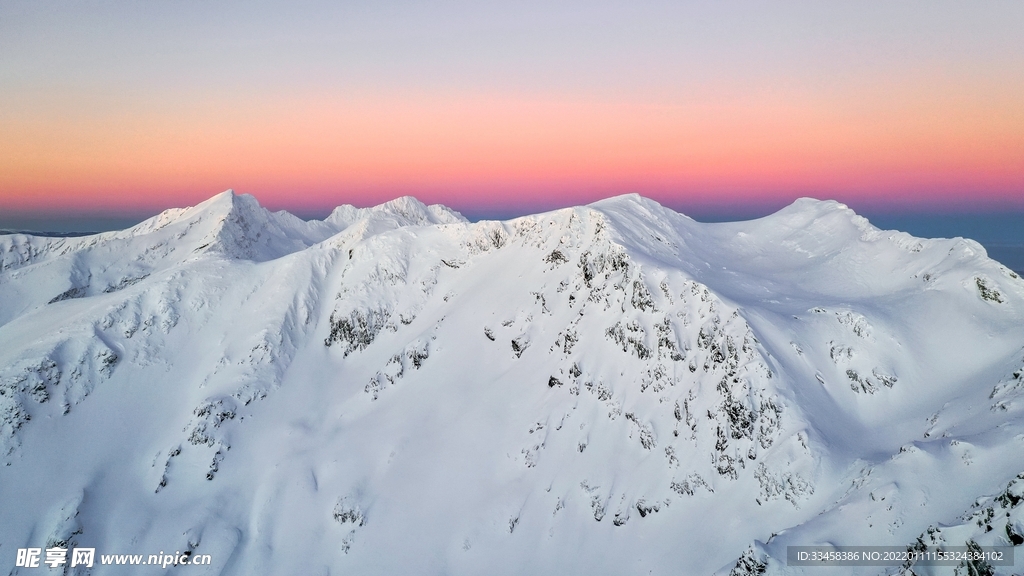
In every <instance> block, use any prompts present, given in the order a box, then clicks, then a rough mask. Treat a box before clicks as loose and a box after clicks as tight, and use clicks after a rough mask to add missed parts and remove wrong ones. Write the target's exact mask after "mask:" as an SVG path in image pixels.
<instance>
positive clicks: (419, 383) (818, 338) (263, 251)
mask: <svg viewBox="0 0 1024 576" xmlns="http://www.w3.org/2000/svg"><path fill="white" fill-rule="evenodd" d="M1022 394H1024V281H1022V280H1021V279H1020V278H1018V277H1017V276H1016V275H1015V274H1014V273H1012V272H1010V271H1009V270H1007V269H1006V268H1005V267H1003V266H1001V265H999V264H998V263H996V262H994V261H992V260H990V259H988V258H987V257H986V255H985V252H984V249H983V248H981V246H979V245H978V244H977V243H975V242H973V241H970V240H963V239H955V240H924V239H918V238H913V237H910V236H908V235H906V234H903V233H900V232H886V231H881V230H878V229H876V228H874V227H872V226H871V225H870V223H868V222H867V221H866V220H864V219H863V218H861V217H859V216H857V215H855V214H854V213H853V212H852V211H850V210H849V209H848V208H846V207H845V206H843V205H841V204H838V203H835V202H819V201H815V200H809V199H803V200H800V201H798V202H796V203H794V204H793V205H792V206H790V207H788V208H786V209H784V210H782V211H780V212H779V213H777V214H774V215H771V216H769V217H766V218H762V219H760V220H755V221H750V222H737V223H727V224H702V223H698V222H695V221H693V220H692V219H689V218H687V217H685V216H683V215H680V214H678V213H675V212H673V211H671V210H668V209H666V208H663V207H661V206H660V205H658V204H656V203H654V202H652V201H650V200H646V199H643V198H641V197H638V196H635V195H634V196H623V197H618V198H613V199H609V200H605V201H602V202H598V203H596V204H593V205H590V206H587V207H577V208H572V209H565V210H559V211H555V212H550V213H546V214H539V215H535V216H529V217H524V218H519V219H515V220H511V221H507V222H480V223H469V222H467V221H466V220H465V219H464V218H462V217H461V216H460V215H458V214H457V213H455V212H453V211H451V210H449V209H447V208H444V207H441V206H429V207H428V206H424V205H423V204H421V203H419V202H418V201H416V200H415V199H413V198H400V199H398V200H395V201H392V202H389V203H387V204H383V205H381V206H378V207H374V208H366V209H357V208H354V207H351V206H343V207H339V208H338V209H337V210H335V211H334V212H333V213H332V214H331V216H330V217H328V218H327V219H325V220H324V221H312V222H304V221H302V220H300V219H298V218H295V217H294V216H291V215H290V214H287V213H284V212H278V213H271V212H268V211H266V210H264V209H263V208H262V207H260V206H259V205H258V204H257V203H256V201H255V200H254V199H253V198H251V197H249V196H236V195H234V194H233V193H231V192H230V191H229V192H225V193H224V194H221V195H218V196H215V197H214V198H212V199H210V200H208V201H207V202H205V203H203V204H201V205H199V206H196V207H193V208H188V209H183V210H172V211H168V212H165V213H163V214H161V215H159V216H157V217H155V218H153V219H151V220H149V221H147V222H143V223H142V224H139V225H138V226H135V227H133V228H130V229H128V230H125V231H122V232H114V233H107V234H100V235H97V236H90V237H82V238H67V239H64V238H39V237H32V236H25V235H11V236H3V237H0V458H2V460H3V463H4V464H5V465H4V466H2V467H0V568H6V569H7V570H9V571H12V572H13V573H26V574H29V573H33V569H21V568H15V567H14V561H15V553H14V551H15V550H16V549H17V548H24V547H29V546H36V547H44V548H45V547H48V546H50V545H52V544H54V543H70V544H72V545H76V544H77V545H80V546H91V547H95V548H96V549H97V552H98V553H100V554H104V553H106V554H128V553H133V554H156V553H157V552H159V551H168V552H171V551H179V550H180V551H184V550H194V551H195V552H196V553H197V554H198V553H202V554H210V555H211V557H212V559H213V564H212V565H211V566H209V567H199V566H188V567H180V568H177V569H174V568H172V569H171V571H172V572H174V571H175V570H178V571H180V572H181V573H189V574H192V573H196V574H199V573H210V574H255V573H260V574H296V573H312V574H323V573H356V574H398V573H402V574H427V573H430V574H433V573H446V574H479V573H485V572H486V573H496V574H538V573H540V574H584V573H587V574H590V573H597V574H623V573H651V574H679V573H685V574H711V573H715V572H721V573H729V572H730V571H733V572H734V573H759V572H765V571H767V573H780V574H789V573H794V574H799V573H813V574H826V573H829V571H828V569H824V568H806V569H799V568H795V567H787V566H786V565H785V564H786V547H787V546H790V545H818V544H834V545H898V546H907V545H919V546H925V545H929V546H935V545H937V544H939V543H945V544H947V545H963V544H964V543H965V542H967V541H968V540H974V541H975V542H977V543H980V544H984V545H991V544H996V543H999V542H1001V541H1005V542H1011V541H1012V542H1014V543H1018V542H1016V541H1015V540H1014V537H1015V535H1019V534H1024V524H1022V522H1024V517H1019V515H1018V513H1019V511H1018V508H1017V504H1018V503H1019V502H1020V493H1021V492H1022V491H1024V488H1022V487H1021V486H1020V481H1019V478H1018V474H1021V473H1022V472H1024V418H1022V413H1021V411H1022V406H1024V398H1022V397H1021V395H1022ZM1022 542H1024V540H1022ZM19 570H20V572H19ZM151 570H152V568H151ZM203 570H206V572H203ZM801 570H803V572H801ZM885 570H886V569H885V568H878V567H872V568H842V569H835V571H834V572H833V573H837V574H845V573H863V574H878V573H880V572H883V571H885ZM896 570H898V567H893V568H891V569H889V572H890V573H895V571H896ZM916 570H917V573H919V574H924V573H936V574H939V573H952V570H953V569H952V568H949V569H946V572H942V569H930V570H932V571H931V572H928V571H927V570H923V569H921V568H920V567H918V568H917V569H916ZM999 570H1003V571H1004V572H1002V573H1010V572H1007V571H1006V570H1010V569H1008V568H1005V567H1004V568H999ZM159 571H160V572H161V573H162V572H165V570H162V569H160V570H159ZM1018 571H1019V570H1018ZM91 573H95V574H107V573H110V574H116V573H139V568H138V567H135V568H134V569H133V568H128V567H124V566H120V567H119V566H96V567H95V568H94V569H93V572H91Z"/></svg>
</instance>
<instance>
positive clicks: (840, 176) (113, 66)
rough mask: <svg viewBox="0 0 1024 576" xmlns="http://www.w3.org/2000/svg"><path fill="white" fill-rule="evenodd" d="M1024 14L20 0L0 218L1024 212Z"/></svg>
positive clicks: (775, 6) (12, 25)
mask: <svg viewBox="0 0 1024 576" xmlns="http://www.w3.org/2000/svg"><path fill="white" fill-rule="evenodd" d="M1022 31H1024V2H1021V1H1020V0H1008V1H1005V2H987V1H978V2H946V1H934V0H929V1H909V0H908V1H901V2H892V1H888V0H887V1H872V0H865V1H858V2H833V1H825V0H813V1H806V2H783V1H780V2H763V1H759V2H752V1H751V2H734V1H714V2H711V1H708V2H681V1H673V2H655V1H644V0H632V1H629V2H625V1H623V2H608V1H603V0H597V1H587V2H582V1H579V2H556V1H551V0H548V1H543V2H542V1H535V0H524V1H517V2H495V1H477V2H464V1H459V0H450V1H421V2H405V1H391V0H377V1H374V2H324V1H290V2H264V1H246V2H241V1H227V2H211V1H208V0H207V1H202V2H199V1H193V0H174V1H169V0H146V1H143V2H140V1H137V0H130V1H129V0H105V1H104V0H92V1H84V0H60V1H54V0H13V1H12V0H0V217H3V216H6V217H7V219H8V220H9V219H10V218H11V217H12V216H17V217H22V218H39V217H42V216H52V215H55V214H57V215H60V214H64V215H74V214H92V215H106V216H110V215H131V214H142V213H155V212H156V211H158V210H160V209H162V208H167V207H172V206H185V205H190V204H195V203H197V202H199V201H202V200H203V199H205V198H207V197H209V196H211V195H213V194H215V193H217V192H220V191H222V190H224V189H227V188H233V189H235V190H236V191H239V192H248V193H252V194H255V195H256V196H257V198H259V200H260V201H261V203H263V204H264V205H266V206H269V207H272V208H287V209H289V210H292V211H295V212H297V213H300V214H301V213H307V214H313V213H326V210H327V209H329V208H330V207H333V206H335V205H337V204H342V203H352V204H356V205H364V206H365V205H371V204H376V203H379V202H382V201H386V200H388V199H391V198H393V197H395V196H399V195H403V194H412V195H415V196H417V197H419V198H420V199H421V200H424V201H427V202H442V203H445V204H447V205H450V206H452V207H454V208H456V209H459V210H462V211H464V212H466V213H468V214H470V215H473V214H521V213H526V212H531V211H536V210H542V209H548V208H554V207H560V206H566V205H571V204H578V203H584V202H589V201H593V200H596V199H598V198H601V197H605V196H609V195H613V194H620V193H626V192H639V193H641V194H643V195H645V196H649V197H652V198H654V199H656V200H658V201H661V202H662V203H664V204H666V205H669V206H672V207H674V208H677V209H682V210H684V211H687V210H705V211H706V210H722V211H724V212H730V211H732V212H736V213H743V212H744V210H746V211H751V210H753V211H755V212H756V211H758V210H761V209H762V208H763V207H778V206H781V205H783V204H786V203H788V202H789V201H791V200H792V199H793V198H796V197H799V196H814V197H818V198H835V199H838V200H841V201H843V202H846V203H848V204H850V205H851V206H852V207H854V208H855V209H860V210H869V211H870V210H875V211H878V210H916V211H938V212H942V211H947V212H948V211H962V210H973V211H1006V210H1011V211H1018V212H1024V32H1022Z"/></svg>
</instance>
